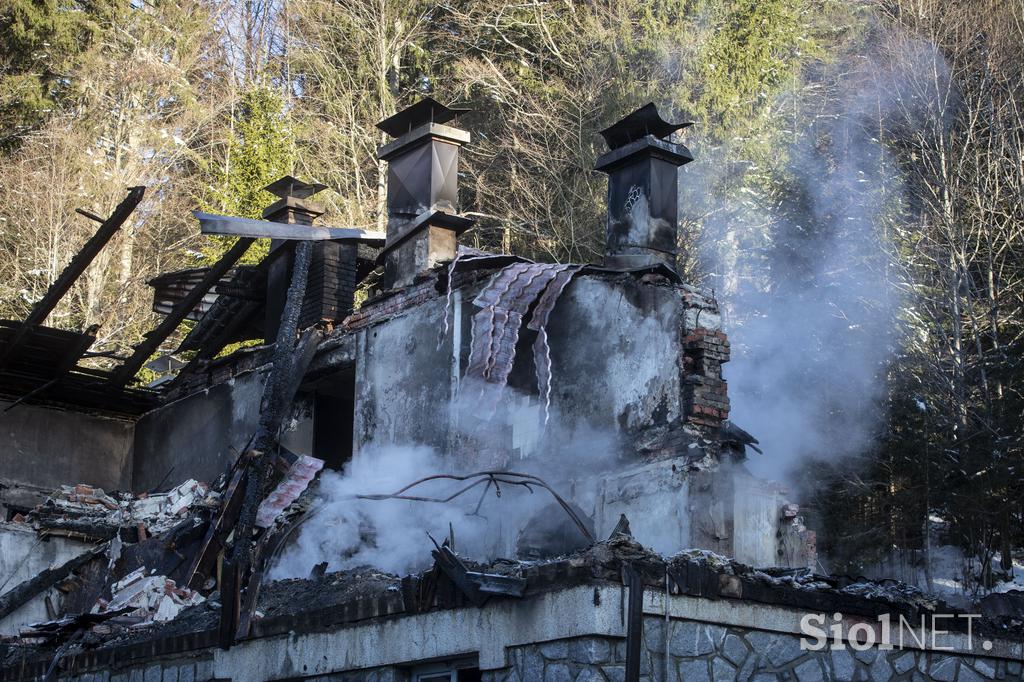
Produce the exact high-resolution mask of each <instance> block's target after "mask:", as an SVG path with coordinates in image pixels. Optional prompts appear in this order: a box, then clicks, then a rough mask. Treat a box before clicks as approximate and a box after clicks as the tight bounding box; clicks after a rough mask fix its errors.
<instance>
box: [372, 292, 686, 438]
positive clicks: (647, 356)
mask: <svg viewBox="0 0 1024 682" xmlns="http://www.w3.org/2000/svg"><path fill="white" fill-rule="evenodd" d="M475 293H476V289H474V288H469V289H466V290H460V291H456V292H454V294H453V296H452V302H451V307H450V310H449V318H448V327H449V331H448V334H447V335H445V336H444V339H443V340H442V342H441V344H440V347H438V339H439V337H440V335H441V333H442V329H443V327H444V322H443V319H444V314H445V306H446V300H445V298H436V299H433V300H430V301H427V302H426V303H424V304H422V305H420V306H418V307H415V308H413V309H410V310H407V311H404V312H403V314H401V315H398V316H396V317H393V318H391V319H388V320H385V321H383V322H381V323H379V324H376V325H372V326H370V327H367V328H365V329H363V330H360V331H359V332H358V341H357V361H356V386H357V389H356V390H357V397H356V429H355V446H356V449H357V450H358V449H359V448H360V447H361V446H363V445H365V444H366V443H368V442H370V441H374V442H376V443H378V444H381V443H398V444H411V443H416V444H426V445H431V446H434V447H435V448H437V449H438V450H443V449H449V450H454V451H457V450H458V449H459V448H458V447H457V445H456V446H455V447H453V438H456V437H457V436H456V434H455V433H454V432H456V431H458V430H459V429H458V428H454V425H453V424H452V422H451V415H450V414H449V413H448V404H449V402H450V400H451V399H452V398H453V397H454V396H455V395H456V393H457V389H458V388H459V383H460V380H461V377H462V373H463V370H464V367H465V363H466V361H467V359H468V354H469V346H470V341H471V335H472V324H471V319H472V315H473V314H474V313H475V312H477V310H478V309H477V308H475V307H474V306H473V305H472V299H473V297H474V296H475ZM683 312H684V307H683V301H682V297H681V295H680V292H679V291H678V290H677V289H675V288H672V287H668V286H655V285H650V284H644V283H641V282H638V281H637V280H636V279H634V278H632V277H628V276H624V277H621V278H618V279H616V280H614V281H610V280H607V279H601V278H595V277H587V276H583V277H578V278H576V279H575V280H573V281H572V283H570V284H569V286H568V287H567V288H566V290H565V292H564V293H563V295H562V297H561V298H560V299H559V302H558V304H557V306H556V308H555V311H554V312H553V314H552V315H551V319H550V323H549V326H548V339H549V343H550V346H551V360H552V373H553V379H552V395H551V403H552V413H553V414H557V415H558V416H559V418H560V420H561V427H562V428H563V429H564V430H566V431H568V430H572V429H577V428H580V427H582V426H586V427H588V428H592V429H595V430H598V431H602V432H605V433H607V434H611V435H623V436H624V437H625V436H626V435H627V434H628V438H625V440H627V441H628V442H629V445H631V446H632V445H633V444H634V443H635V442H637V441H640V442H647V441H651V440H658V439H659V438H664V436H665V430H666V427H667V426H668V425H673V424H679V423H680V420H681V418H682V417H683V416H684V415H683V413H682V410H683V404H682V387H681V375H680V372H681V354H682V344H681V334H682V319H683ZM528 333H529V332H527V331H526V330H525V329H524V330H523V331H522V334H521V338H526V337H527V335H528ZM529 353H530V347H529V346H527V347H526V348H523V349H521V350H518V351H517V368H518V367H520V366H521V363H523V364H522V371H523V373H524V374H525V375H528V376H527V377H526V379H525V381H524V383H525V384H526V385H527V387H528V388H527V389H526V391H527V392H528V393H529V392H530V391H532V394H533V397H534V400H533V402H532V403H531V400H530V397H529V396H527V397H526V398H525V399H524V397H523V396H521V395H519V396H512V397H509V396H505V397H503V400H502V404H501V408H500V409H499V410H498V413H499V415H500V416H499V417H498V418H497V419H492V420H490V422H489V423H488V424H485V425H483V426H484V427H486V428H487V429H488V430H490V431H492V432H497V431H499V430H501V429H504V430H505V431H506V433H505V435H504V437H505V440H506V441H507V442H506V443H505V445H506V447H507V448H508V449H509V450H510V451H511V450H516V451H518V455H519V456H528V455H529V454H530V450H531V448H533V447H534V446H535V444H536V436H537V432H538V429H537V425H536V423H535V422H536V421H537V418H538V417H541V416H542V412H541V411H540V407H539V405H538V404H537V402H536V400H535V398H536V381H535V379H533V371H534V370H533V361H532V358H531V357H527V356H528V355H529ZM528 403H529V404H528ZM462 407H464V408H466V409H463V410H462V411H463V412H466V411H472V407H473V406H472V405H468V406H462ZM461 417H465V415H461ZM468 430H470V431H473V430H475V429H468ZM609 440H613V439H609ZM492 444H493V443H492ZM630 449H633V448H632V447H631V448H630Z"/></svg>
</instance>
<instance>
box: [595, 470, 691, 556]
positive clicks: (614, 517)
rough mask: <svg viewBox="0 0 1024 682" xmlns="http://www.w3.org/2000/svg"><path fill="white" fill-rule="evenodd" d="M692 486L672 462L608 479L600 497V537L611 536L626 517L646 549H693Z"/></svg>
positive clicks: (664, 551) (597, 519)
mask: <svg viewBox="0 0 1024 682" xmlns="http://www.w3.org/2000/svg"><path fill="white" fill-rule="evenodd" d="M689 484H690V480H689V477H688V476H687V473H686V471H685V470H683V469H682V468H680V467H679V466H678V465H677V464H673V462H671V461H665V462H655V463H653V464H649V465H647V466H642V467H637V468H633V469H629V470H627V471H625V472H623V473H620V474H617V475H614V476H609V477H608V478H607V479H605V481H604V487H603V490H602V492H601V495H600V496H599V498H598V506H597V510H596V515H595V519H594V523H595V526H596V532H597V537H598V538H602V539H603V538H606V537H608V535H609V534H610V533H611V532H612V529H613V528H615V524H617V523H618V522H619V515H620V514H625V515H626V518H628V519H629V526H630V530H631V531H632V533H633V537H635V538H636V539H637V541H638V542H639V543H640V544H642V545H644V546H645V547H650V548H651V549H653V550H654V551H656V552H660V553H662V554H675V553H676V552H678V551H679V550H681V549H685V548H688V547H691V546H692V545H691V539H690V538H691V533H690V511H689V497H690V495H689V493H690V488H689Z"/></svg>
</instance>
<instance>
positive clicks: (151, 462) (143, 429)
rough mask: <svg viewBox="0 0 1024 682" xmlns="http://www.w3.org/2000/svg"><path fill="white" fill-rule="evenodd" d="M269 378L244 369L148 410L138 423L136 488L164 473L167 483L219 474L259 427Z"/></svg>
mask: <svg viewBox="0 0 1024 682" xmlns="http://www.w3.org/2000/svg"><path fill="white" fill-rule="evenodd" d="M265 380H266V374H265V372H261V371H255V372H249V373H246V374H242V375H239V376H237V377H234V378H233V379H230V380H229V381H226V382H225V383H223V384H217V385H216V386H212V387H210V388H208V389H206V390H204V391H201V392H200V393H195V394H193V395H190V396H188V397H186V398H182V399H181V400H177V401H175V402H173V403H170V404H168V405H165V406H163V407H161V408H159V409H157V410H153V411H152V412H149V413H148V414H146V415H144V416H143V417H142V418H141V419H140V420H139V421H138V423H137V424H136V425H135V459H134V463H135V464H134V470H133V476H132V489H133V490H134V491H136V492H144V491H148V490H151V489H153V488H154V487H156V486H157V485H158V484H159V483H160V481H161V480H162V479H164V477H165V476H166V477H167V479H166V482H165V483H164V485H165V486H167V485H174V484H176V483H178V482H181V481H184V480H186V479H188V478H195V479H197V480H200V481H207V482H211V481H213V480H214V479H215V478H217V477H218V476H219V475H220V474H221V473H223V472H224V471H225V470H226V469H227V468H228V467H229V466H231V463H232V462H234V461H235V458H236V457H238V454H239V453H240V452H241V451H242V449H243V448H244V447H245V445H246V443H247V442H248V440H249V438H250V437H251V436H252V435H253V433H254V432H255V431H256V426H257V425H258V423H259V409H260V399H261V398H262V396H263V384H264V381H265ZM168 472H171V473H170V475H168Z"/></svg>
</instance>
